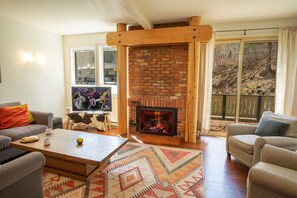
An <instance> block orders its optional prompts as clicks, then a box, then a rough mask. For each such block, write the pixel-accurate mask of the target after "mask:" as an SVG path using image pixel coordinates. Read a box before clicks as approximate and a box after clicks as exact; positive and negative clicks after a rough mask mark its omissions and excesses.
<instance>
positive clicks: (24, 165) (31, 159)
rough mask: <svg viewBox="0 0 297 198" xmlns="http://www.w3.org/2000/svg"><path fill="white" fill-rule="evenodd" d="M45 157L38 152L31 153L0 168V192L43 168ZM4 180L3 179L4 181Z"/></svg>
mask: <svg viewBox="0 0 297 198" xmlns="http://www.w3.org/2000/svg"><path fill="white" fill-rule="evenodd" d="M44 164H45V157H44V155H43V154H42V153H40V152H32V153H29V154H27V155H25V156H23V157H20V158H17V159H15V160H13V161H11V162H8V163H6V164H4V165H1V166H0V178H3V179H1V181H0V191H1V190H3V189H5V188H6V187H8V186H10V185H11V184H13V183H16V182H17V181H19V180H21V179H22V178H24V177H26V176H27V175H30V174H32V173H34V172H35V171H38V170H40V169H42V168H43V166H44ZM4 178H5V179H4Z"/></svg>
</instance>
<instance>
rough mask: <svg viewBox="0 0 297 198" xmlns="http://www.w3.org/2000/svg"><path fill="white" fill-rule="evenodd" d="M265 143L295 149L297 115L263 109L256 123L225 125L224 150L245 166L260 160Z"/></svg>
mask: <svg viewBox="0 0 297 198" xmlns="http://www.w3.org/2000/svg"><path fill="white" fill-rule="evenodd" d="M261 130H262V131H264V132H263V133H257V131H260V132H261ZM265 144H270V145H274V146H277V147H281V148H284V149H288V150H297V117H293V116H288V115H283V114H278V113H272V112H270V111H265V112H264V113H263V115H262V117H261V119H260V121H259V124H258V125H251V124H229V125H227V136H226V151H227V153H228V155H229V156H230V155H232V156H234V157H235V158H236V159H238V160H239V161H240V162H242V163H243V164H245V165H246V166H248V167H252V166H253V165H255V164H256V163H257V162H259V161H260V157H261V152H262V149H263V146H264V145H265Z"/></svg>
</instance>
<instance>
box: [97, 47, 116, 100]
mask: <svg viewBox="0 0 297 198" xmlns="http://www.w3.org/2000/svg"><path fill="white" fill-rule="evenodd" d="M110 48H112V47H110V46H99V47H98V52H99V53H98V55H99V58H98V60H99V84H100V86H105V87H111V94H113V95H116V94H117V92H118V85H117V84H115V85H114V84H104V58H103V51H104V49H110Z"/></svg>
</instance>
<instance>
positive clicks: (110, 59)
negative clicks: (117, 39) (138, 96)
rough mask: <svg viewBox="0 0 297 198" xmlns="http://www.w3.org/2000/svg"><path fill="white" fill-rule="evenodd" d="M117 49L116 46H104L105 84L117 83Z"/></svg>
mask: <svg viewBox="0 0 297 198" xmlns="http://www.w3.org/2000/svg"><path fill="white" fill-rule="evenodd" d="M117 67H118V66H117V51H116V49H114V48H103V73H104V77H103V78H104V84H110V85H116V84H117Z"/></svg>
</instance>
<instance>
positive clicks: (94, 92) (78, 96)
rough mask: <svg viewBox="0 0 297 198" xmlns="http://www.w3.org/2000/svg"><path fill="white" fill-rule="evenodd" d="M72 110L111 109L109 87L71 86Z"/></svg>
mask: <svg viewBox="0 0 297 198" xmlns="http://www.w3.org/2000/svg"><path fill="white" fill-rule="evenodd" d="M72 110H73V111H111V110H112V109H111V87H72Z"/></svg>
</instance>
